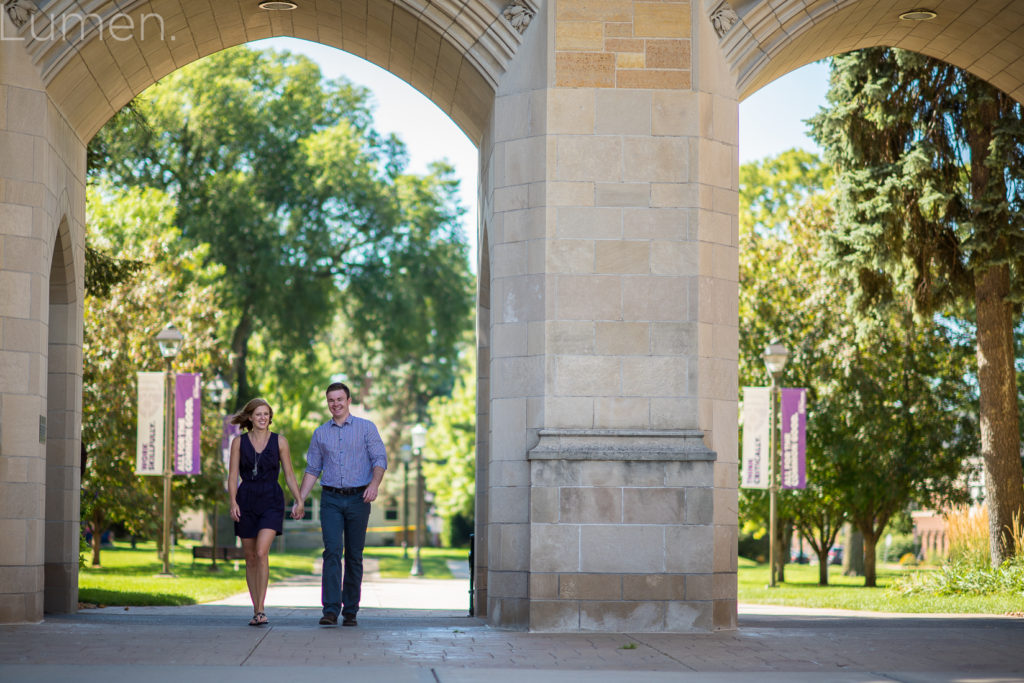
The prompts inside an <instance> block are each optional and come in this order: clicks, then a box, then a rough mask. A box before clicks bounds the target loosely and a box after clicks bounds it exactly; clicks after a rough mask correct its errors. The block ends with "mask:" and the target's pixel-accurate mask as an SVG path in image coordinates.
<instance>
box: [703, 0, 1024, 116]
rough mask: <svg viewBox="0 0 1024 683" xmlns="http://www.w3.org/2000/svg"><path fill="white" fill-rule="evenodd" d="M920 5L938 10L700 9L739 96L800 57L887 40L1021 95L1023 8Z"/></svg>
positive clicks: (740, 3)
mask: <svg viewBox="0 0 1024 683" xmlns="http://www.w3.org/2000/svg"><path fill="white" fill-rule="evenodd" d="M922 5H924V6H929V7H935V11H936V12H937V16H936V17H935V18H934V19H931V20H929V21H907V20H903V19H900V16H899V15H900V13H901V12H905V11H907V10H908V9H910V5H908V4H907V3H906V2H901V1H900V0H887V1H875V0H873V1H870V2H869V1H868V0H784V1H783V2H770V1H769V0H705V11H706V14H707V17H708V20H709V21H710V22H711V23H712V25H713V26H714V28H715V31H716V32H717V33H718V39H719V46H720V48H721V50H722V54H723V56H724V58H725V60H726V62H727V63H728V66H729V68H730V69H731V71H732V73H733V74H734V75H735V77H736V88H737V93H738V95H739V98H740V99H741V100H742V99H743V98H745V97H747V96H748V95H750V94H752V93H753V92H755V91H756V90H758V89H759V88H761V87H763V86H765V85H767V84H768V83H770V82H772V81H774V80H775V79H776V78H779V77H780V76H782V75H784V74H786V73H788V72H790V71H793V70H794V69H796V68H798V67H801V66H803V65H805V64H809V63H811V62H813V61H816V60H819V59H822V58H825V57H829V56H831V55H834V54H841V53H844V52H849V51H851V50H857V49H861V48H867V47H876V46H883V45H884V46H887V47H898V48H903V49H907V50H913V51H915V52H920V53H921V54H925V55H928V56H930V57H935V58H936V59H941V60H943V61H945V62H948V63H950V64H953V65H955V66H958V67H960V68H962V69H966V70H967V71H969V72H971V73H973V74H975V75H976V76H978V77H979V78H982V79H984V80H986V81H988V82H989V83H991V84H992V85H994V86H995V87H997V88H999V89H1001V90H1003V91H1005V92H1007V93H1009V94H1010V95H1011V96H1012V97H1014V98H1015V99H1017V100H1018V101H1021V102H1024V79H1022V78H1021V73H1020V70H1019V66H1018V65H1017V63H1018V62H1019V61H1020V55H1021V54H1024V14H1021V13H1020V12H1016V13H1014V12H1011V11H1009V7H1008V3H1007V2H1005V1H1004V0H949V1H946V2H941V3H928V2H924V3H922Z"/></svg>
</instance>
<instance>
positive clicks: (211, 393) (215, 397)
mask: <svg viewBox="0 0 1024 683" xmlns="http://www.w3.org/2000/svg"><path fill="white" fill-rule="evenodd" d="M203 388H204V389H205V390H206V398H207V399H209V401H210V402H211V403H216V404H217V407H218V408H219V409H220V414H221V416H223V415H224V406H225V405H226V404H227V402H228V395H229V394H230V392H231V385H229V384H228V383H227V382H226V381H225V380H224V377H223V376H222V375H221V374H220V373H217V376H216V377H214V378H213V379H211V380H210V381H209V382H207V383H206V386H204V387H203ZM221 427H222V428H223V425H221ZM210 526H211V527H212V528H213V552H212V553H211V557H212V558H213V559H212V561H211V562H210V571H211V572H215V571H219V569H218V567H217V500H216V499H215V500H214V501H213V520H212V524H211V525H210Z"/></svg>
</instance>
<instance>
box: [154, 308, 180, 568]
mask: <svg viewBox="0 0 1024 683" xmlns="http://www.w3.org/2000/svg"><path fill="white" fill-rule="evenodd" d="M184 339H185V335H183V334H182V333H181V332H179V331H178V329H177V328H176V327H175V326H174V325H173V324H169V325H168V326H167V327H165V328H164V329H163V330H161V331H160V332H159V333H158V334H157V335H156V343H157V346H158V347H159V348H160V355H161V356H163V358H164V363H165V365H164V375H165V379H164V529H163V557H162V559H163V571H161V572H160V574H161V576H171V575H172V574H171V473H172V472H173V471H174V470H173V467H174V465H173V462H174V453H173V450H174V367H173V366H174V357H175V356H177V355H178V349H180V348H181V342H182V341H184Z"/></svg>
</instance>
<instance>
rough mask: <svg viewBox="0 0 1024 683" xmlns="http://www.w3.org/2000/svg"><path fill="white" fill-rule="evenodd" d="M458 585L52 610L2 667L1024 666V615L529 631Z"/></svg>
mask: <svg viewBox="0 0 1024 683" xmlns="http://www.w3.org/2000/svg"><path fill="white" fill-rule="evenodd" d="M467 589H468V582H466V581H464V580H453V581H430V580H424V579H414V578H410V579H392V580H382V579H379V578H377V577H373V576H368V580H367V581H366V582H365V583H364V596H365V598H366V600H365V601H364V603H363V605H364V607H363V609H361V611H360V613H359V626H358V627H356V628H343V627H333V628H324V627H320V626H317V623H316V622H317V620H318V619H319V616H320V607H319V591H320V588H319V577H299V578H296V579H293V580H291V581H288V582H285V583H283V584H278V585H275V586H273V587H272V589H271V591H270V592H269V595H268V609H267V614H268V616H269V618H270V622H271V623H270V624H269V625H268V626H266V627H261V628H253V627H250V626H247V625H246V621H247V620H248V619H249V617H250V616H251V614H252V608H251V605H250V604H249V601H248V598H247V596H235V597H232V598H230V599H228V600H224V601H220V602H219V603H217V604H207V605H195V606H189V607H144V608H142V607H131V608H124V607H107V608H105V609H89V610H81V611H79V612H78V613H77V614H72V615H53V616H48V617H47V618H46V620H45V621H44V622H43V623H42V624H31V625H17V626H0V681H4V682H7V681H12V682H13V681H26V682H29V683H34V682H36V681H62V682H63V681H68V680H73V681H75V683H99V682H101V681H102V682H104V683H107V682H118V681H144V682H145V683H164V682H168V683H169V682H171V681H174V682H175V683H182V682H185V683H206V682H207V681H209V682H211V683H212V682H213V681H217V682H220V681H235V680H237V681H245V682H246V683H264V682H267V683H269V682H270V681H274V682H276V683H280V682H282V681H283V682H286V683H302V682H304V681H315V682H316V683H322V682H323V681H325V680H329V679H341V680H343V681H345V682H346V683H363V682H372V683H389V682H391V681H396V682H398V683H402V682H405V681H410V682H413V681H415V682H429V683H466V682H470V681H486V682H487V683H523V680H524V679H526V680H528V683H555V682H556V681H557V682H558V683H568V682H574V681H593V682H595V683H605V682H608V683H611V682H612V681H615V682H619V681H639V682H641V683H644V682H646V683H662V682H667V681H679V682H681V683H725V682H727V681H747V682H753V681H757V683H782V682H783V681H786V682H793V683H810V682H811V681H836V682H837V683H870V682H875V681H905V682H907V683H916V682H924V681H937V682H944V681H950V682H952V681H962V682H964V683H967V682H970V683H982V682H991V683H996V682H1003V681H1024V661H1022V656H1024V619H1019V618H1011V617H977V616H967V617H964V616H941V615H940V616H936V615H924V616H923V615H894V614H878V613H860V612H844V611H834V610H811V609H786V608H778V607H765V606H752V605H744V606H742V607H741V610H740V628H739V630H737V631H731V632H719V633H707V634H604V633H601V634H545V633H522V632H513V631H501V630H497V629H492V628H490V627H488V626H487V625H486V624H485V623H484V622H483V621H482V620H480V619H476V618H471V617H469V616H467V606H468V600H467V597H466V592H465V591H466V590H467ZM443 596H447V597H443ZM438 605H440V606H438Z"/></svg>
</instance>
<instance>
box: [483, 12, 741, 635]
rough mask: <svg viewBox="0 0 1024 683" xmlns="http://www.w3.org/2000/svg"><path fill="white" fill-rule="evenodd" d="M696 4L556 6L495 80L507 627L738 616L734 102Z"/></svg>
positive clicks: (487, 203) (491, 221) (490, 195)
mask: <svg viewBox="0 0 1024 683" xmlns="http://www.w3.org/2000/svg"><path fill="white" fill-rule="evenodd" d="M699 9H701V8H696V9H695V8H692V7H691V6H690V4H689V3H685V2H684V3H620V2H616V1H615V0H611V1H609V2H602V3H594V2H586V1H584V0H580V1H579V2H574V1H570V2H560V3H555V4H551V5H547V6H545V7H542V8H541V10H540V12H539V14H538V16H537V17H536V18H535V19H534V23H532V24H531V25H530V29H529V31H528V32H527V35H526V37H525V40H524V43H523V45H521V46H520V50H519V52H518V53H517V61H516V62H515V63H514V64H513V68H512V70H510V72H509V73H508V74H506V78H505V80H504V81H503V82H501V83H500V84H499V88H498V93H497V98H496V103H495V110H494V117H493V122H492V126H491V129H490V131H489V132H488V134H487V135H485V136H484V141H483V143H482V147H481V150H482V153H483V158H484V164H483V173H482V176H481V178H482V188H481V197H482V201H481V207H482V209H483V212H482V213H483V215H484V216H485V220H486V221H487V222H488V225H489V230H488V231H487V234H486V237H487V238H488V239H489V245H490V246H489V254H488V258H489V262H490V265H491V277H490V283H491V291H490V299H489V302H488V306H489V315H490V321H491V325H490V332H491V334H490V338H489V344H490V348H489V352H490V357H491V364H490V387H491V398H490V403H489V414H488V419H489V422H490V426H491V431H490V434H489V461H488V467H489V476H488V482H489V492H488V495H489V496H490V501H489V505H488V520H487V522H488V523H487V527H486V529H487V532H486V533H487V544H488V558H487V562H488V566H487V576H488V587H487V589H488V600H487V604H488V610H489V611H488V618H489V619H490V620H491V622H492V623H495V624H497V625H501V626H505V627H519V628H529V629H532V630H634V631H659V630H679V631H690V630H698V631H701V630H710V629H713V628H723V627H724V628H730V627H733V626H734V625H735V559H734V557H733V559H732V560H730V559H729V558H730V555H733V556H734V554H735V539H736V532H735V527H736V518H735V507H736V506H735V475H734V474H732V475H730V468H735V467H736V461H735V450H736V449H735V443H733V444H732V445H730V444H729V440H732V441H733V442H734V441H735V436H736V432H735V409H736V389H735V384H736V382H735V368H733V369H732V370H730V367H729V363H730V360H729V359H730V358H731V359H732V360H731V362H732V364H733V365H734V364H735V359H736V346H737V326H736V321H735V305H736V303H735V302H736V291H737V290H736V286H737V285H736V283H737V275H736V268H735V267H733V268H732V269H731V270H730V268H729V259H730V257H731V258H733V259H735V258H736V244H737V242H736V230H735V227H736V173H735V169H734V167H733V166H732V165H730V164H734V163H735V152H736V135H737V133H736V113H735V110H736V101H735V97H734V96H732V94H731V90H730V88H731V86H729V85H728V82H727V81H726V82H725V85H723V84H722V83H718V82H716V81H715V79H714V77H713V76H715V75H716V74H708V75H707V76H706V77H705V72H706V71H707V70H706V69H703V68H696V69H695V68H693V65H692V64H691V55H692V54H693V52H694V50H700V49H701V43H700V40H701V33H700V30H694V29H693V22H692V21H691V19H692V18H693V16H694V12H696V11H697V10H699ZM535 29H543V31H541V30H538V31H537V33H536V34H534V33H533V31H534V30H535ZM545 43H546V44H545ZM545 55H553V58H546V57H545ZM716 64H720V60H719V61H718V62H716ZM702 79H703V80H704V82H706V83H707V84H708V88H709V91H708V92H703V91H702V89H701V80H702ZM723 90H724V91H725V92H724V94H723V93H722V92H720V91H723ZM716 135H717V136H718V137H717V138H716V137H714V136H716ZM482 243H483V241H482ZM730 304H731V306H732V308H731V311H732V312H731V314H730V308H729V307H730ZM718 306H722V307H724V308H723V309H722V310H720V311H719V310H716V309H715V307H718ZM730 391H731V394H730ZM730 408H731V410H732V411H733V415H732V417H731V425H732V426H731V429H732V431H731V432H730V431H729V429H730V418H729V416H728V411H729V410H730ZM716 437H717V438H716ZM719 446H721V447H722V451H723V455H724V459H722V460H721V462H720V458H719V454H718V452H717V451H718V448H719ZM730 486H732V487H733V490H732V491H731V492H730V491H729V490H728V487H730ZM720 487H722V488H723V489H724V490H719V489H720ZM730 513H731V514H732V518H731V520H730V519H729V518H728V516H729V514H730ZM719 533H720V534H721V535H719ZM730 544H731V545H730ZM730 565H731V567H730Z"/></svg>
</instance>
